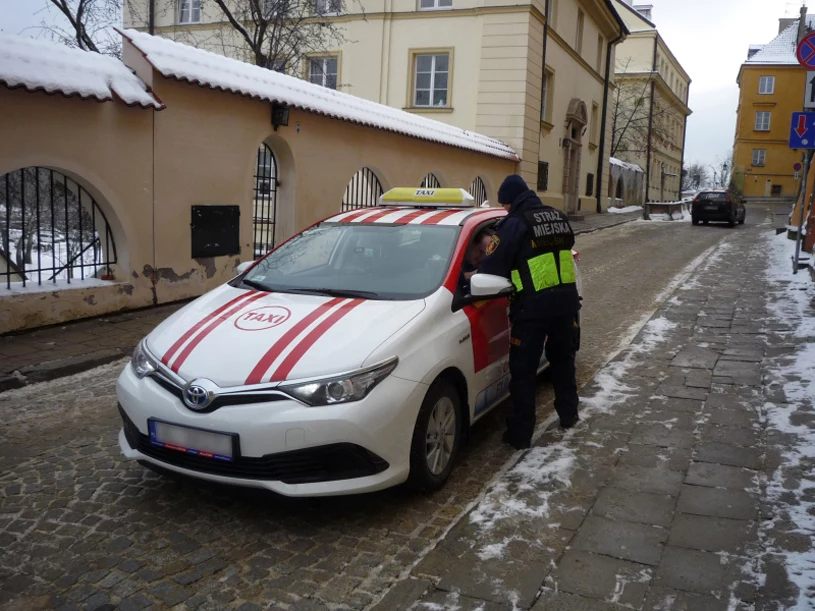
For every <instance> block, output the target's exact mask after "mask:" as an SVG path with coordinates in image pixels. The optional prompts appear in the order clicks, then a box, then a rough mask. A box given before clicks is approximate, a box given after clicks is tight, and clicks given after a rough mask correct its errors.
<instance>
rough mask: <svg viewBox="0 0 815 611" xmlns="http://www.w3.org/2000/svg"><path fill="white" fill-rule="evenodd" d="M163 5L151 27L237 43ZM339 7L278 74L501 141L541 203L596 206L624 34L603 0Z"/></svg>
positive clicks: (219, 47) (215, 26)
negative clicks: (325, 28)
mask: <svg viewBox="0 0 815 611" xmlns="http://www.w3.org/2000/svg"><path fill="white" fill-rule="evenodd" d="M167 1H168V0H155V2H156V3H157V5H159V6H166V2H167ZM146 2H147V0H127V4H128V5H129V8H126V10H125V16H126V22H125V25H126V26H129V27H133V28H136V29H139V30H142V31H143V30H145V29H146V27H147V24H146V22H145V21H144V20H143V18H139V17H136V18H134V17H133V15H139V16H143V15H144V14H145V13H146V9H145V6H146ZM188 2H191V3H192V6H193V7H197V6H201V7H202V8H203V10H202V12H200V13H198V14H197V20H196V22H194V23H182V22H183V21H184V19H185V18H186V17H187V14H186V13H183V12H182V11H181V8H182V7H186V6H187V5H188ZM170 4H171V7H172V6H175V7H177V8H176V10H172V9H171V10H157V11H156V13H155V14H156V17H155V20H154V25H155V32H156V34H158V35H160V36H165V37H168V38H171V39H175V40H179V41H182V42H185V43H188V44H193V45H195V46H200V47H203V48H208V49H210V50H212V51H215V52H218V53H225V54H232V55H241V54H242V53H245V50H241V49H240V45H238V44H237V43H235V44H231V43H230V44H228V45H224V44H222V43H220V42H217V41H221V40H223V39H224V37H226V38H227V39H229V40H231V41H233V42H234V34H233V33H232V32H230V29H231V26H230V25H229V24H228V23H226V22H225V21H224V18H223V16H222V15H221V14H220V10H219V9H218V8H217V7H216V6H215V5H214V4H213V3H205V4H203V5H201V4H200V3H198V2H197V0H184V2H180V3H179V2H171V3H170ZM345 8H346V11H347V14H342V15H340V16H337V17H333V18H331V19H332V20H333V21H334V22H336V24H337V25H338V26H339V27H341V28H343V30H344V37H345V41H346V42H344V43H343V44H342V45H340V46H338V48H335V49H326V50H325V52H324V53H319V54H316V55H315V56H313V57H310V58H309V59H307V60H306V61H304V62H303V63H302V65H299V66H295V67H289V71H290V72H293V73H294V74H296V75H297V76H299V77H301V78H304V79H307V80H311V81H312V82H315V83H318V84H322V85H325V86H328V87H336V88H337V89H339V90H341V91H344V92H347V93H351V94H353V95H356V96H360V97H362V98H365V99H368V100H372V101H376V102H379V103H382V104H386V105H388V106H391V107H396V108H402V109H404V110H406V111H408V112H410V113H414V114H417V115H420V116H425V117H432V118H433V119H437V120H439V121H443V122H445V123H449V124H451V125H455V126H457V127H460V128H463V129H467V130H474V131H476V132H479V133H484V134H487V135H489V136H491V137H494V138H496V139H498V140H501V141H503V142H506V143H507V144H508V145H510V146H511V147H512V148H513V149H514V150H515V151H517V152H518V155H519V156H520V158H521V160H522V162H521V165H520V172H521V174H522V175H523V176H524V178H525V179H526V180H527V182H528V183H529V185H530V186H531V187H532V188H536V189H537V191H538V192H539V195H540V196H541V197H542V199H544V201H545V202H546V203H548V204H550V205H553V206H556V207H558V208H560V209H563V210H567V211H569V212H571V213H574V214H577V213H583V212H595V211H597V209H598V207H600V206H604V205H605V203H602V204H601V199H600V198H599V197H598V195H599V194H598V183H599V182H601V181H602V179H603V177H602V175H603V174H605V175H607V174H608V169H607V168H608V156H609V155H608V143H607V141H606V139H605V138H603V136H604V134H605V133H607V132H608V126H606V129H605V130H604V129H603V126H604V121H603V117H604V113H603V108H604V107H605V106H604V103H605V101H606V68H607V67H608V66H613V65H614V44H615V43H616V42H618V41H619V40H621V39H622V36H624V33H625V28H624V27H623V23H622V21H621V19H620V17H619V15H618V14H617V13H616V11H615V10H614V8H613V6H612V4H611V0H531V1H529V2H522V3H515V2H509V1H508V0H487V1H486V2H482V1H480V0H364V1H363V2H362V3H361V4H360V3H358V2H354V3H349V4H348V6H346V7H345ZM547 24H548V27H547ZM612 72H613V71H612ZM601 144H605V145H606V146H605V150H601V146H600V145H601ZM443 186H456V185H453V184H444V185H443ZM605 201H606V200H605V199H604V198H603V200H602V202H605Z"/></svg>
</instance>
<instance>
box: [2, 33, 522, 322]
mask: <svg viewBox="0 0 815 611" xmlns="http://www.w3.org/2000/svg"><path fill="white" fill-rule="evenodd" d="M136 57H139V56H137V55H134V54H133V53H132V50H131V49H130V48H129V47H128V46H127V45H126V48H125V58H126V60H128V59H130V60H132V61H131V67H133V68H135V69H136V70H137V72H138V73H139V74H140V75H144V76H145V77H146V78H145V80H146V81H147V82H149V83H150V84H151V85H152V87H153V89H154V91H155V93H156V95H158V96H159V97H160V98H161V99H162V101H163V102H164V103H165V104H166V106H167V108H166V109H165V110H162V111H160V112H156V113H154V112H153V111H152V110H142V109H135V108H127V107H125V106H123V105H121V104H118V103H115V102H107V103H102V104H100V103H97V102H93V101H86V100H78V99H74V98H70V99H66V98H63V97H62V96H49V95H45V94H43V93H28V92H25V91H22V90H7V89H4V88H0V113H2V116H3V117H4V120H3V121H2V122H0V174H2V173H5V172H8V171H11V170H15V169H18V168H21V167H27V166H32V165H40V166H45V167H52V168H55V169H60V170H62V171H63V172H64V173H66V174H67V175H70V176H71V177H74V178H76V179H77V181H78V182H79V183H80V184H81V185H82V186H83V187H85V188H86V189H88V190H89V191H90V193H91V194H92V195H93V196H94V197H95V198H96V200H97V201H98V202H99V204H100V205H101V206H102V207H103V209H104V210H105V212H106V214H107V215H108V219H109V221H110V222H111V225H112V227H113V231H114V238H115V241H116V247H117V252H118V254H119V259H118V263H117V265H116V266H115V268H114V270H113V271H114V277H115V280H114V281H113V282H111V283H110V284H108V285H103V286H97V285H94V286H88V284H89V283H86V285H85V286H83V285H82V283H81V282H75V283H73V285H72V288H70V289H64V290H56V291H44V292H37V291H36V290H34V289H30V290H28V291H26V290H17V291H15V292H14V293H12V294H9V293H8V292H5V293H4V290H3V289H2V288H0V304H2V305H0V333H2V332H8V331H12V330H16V329H23V328H31V327H36V326H41V325H45V324H54V323H59V322H63V321H67V320H72V319H78V318H84V317H89V316H94V315H100V314H105V313H109V312H113V311H117V310H122V309H131V308H138V307H145V306H150V305H152V304H158V303H168V302H172V301H176V300H181V299H186V298H189V297H195V296H197V295H200V294H202V293H204V292H205V291H207V290H210V289H212V288H214V287H216V286H218V285H220V284H222V283H223V282H225V281H226V280H228V279H229V278H231V277H232V276H233V275H234V270H235V267H236V265H237V264H238V263H239V262H240V261H241V260H250V259H251V258H252V257H253V230H252V217H253V189H254V173H255V170H256V167H257V151H258V147H259V146H260V145H261V144H262V143H264V142H265V143H267V144H268V145H269V146H270V147H271V148H272V150H273V152H274V154H275V156H276V159H277V162H278V168H279V174H278V176H279V180H280V187H279V190H278V204H277V212H278V214H277V216H278V225H277V231H276V242H277V243H278V244H279V243H280V242H281V241H282V240H285V239H286V238H288V237H289V236H291V235H292V234H293V233H295V232H296V231H299V230H301V229H303V228H305V227H307V226H308V225H311V224H312V223H314V222H317V221H319V220H320V219H322V218H325V217H326V216H330V215H331V214H335V213H337V212H339V211H340V209H341V202H342V197H343V194H344V192H345V188H346V186H347V185H348V182H349V181H350V179H351V177H352V176H353V175H354V174H355V173H356V172H357V171H358V170H360V169H361V168H363V167H369V168H371V169H372V170H373V171H374V172H375V173H376V174H377V176H378V178H379V179H380V181H381V183H382V185H383V187H384V188H385V189H387V188H390V187H393V186H399V185H407V186H413V185H415V186H417V187H418V186H419V185H420V183H421V181H422V178H423V177H424V176H425V175H426V174H427V173H428V172H433V173H435V174H436V175H437V176H438V177H439V178H440V179H441V180H442V183H443V184H445V185H449V186H460V187H462V188H465V189H467V188H469V186H470V185H471V183H472V182H473V180H474V179H475V178H476V177H481V178H482V180H483V181H484V183H485V184H486V187H487V191H488V197H489V199H491V200H493V201H494V200H495V193H496V190H497V188H498V186H499V185H500V182H501V180H503V178H504V177H505V176H506V175H507V174H510V173H513V172H515V171H516V163H515V162H514V161H509V160H503V159H498V158H495V157H490V156H486V155H481V154H477V153H474V152H469V151H465V150H461V149H455V148H451V147H447V146H444V145H440V144H434V143H429V142H425V141H422V140H418V139H414V138H409V137H405V136H400V135H397V134H393V133H390V132H385V131H382V130H376V129H373V128H368V127H361V126H358V125H355V124H352V123H348V122H344V121H338V120H333V119H328V118H325V117H321V116H318V115H313V114H309V113H305V112H300V111H296V110H292V111H291V114H290V118H289V125H288V126H283V127H280V128H279V129H278V130H277V131H275V130H274V129H273V127H272V126H271V124H270V106H269V104H268V103H265V102H261V101H257V100H252V99H250V98H246V97H243V96H239V95H235V94H230V93H225V92H219V91H213V90H210V89H207V88H202V87H199V86H197V85H190V84H186V83H181V82H177V81H174V80H169V79H164V78H163V77H160V76H156V75H145V74H144V71H145V70H146V69H147V68H146V63H144V62H143V61H142V62H141V63H139V62H137V61H135V59H134V58H136ZM154 134H155V138H154ZM154 151H155V152H154ZM212 204H218V205H224V204H226V205H237V206H240V209H241V216H240V219H241V220H240V237H241V254H240V255H239V256H222V257H212V258H207V259H193V258H192V257H191V234H190V229H189V227H190V221H191V206H195V205H212ZM97 284H98V283H97Z"/></svg>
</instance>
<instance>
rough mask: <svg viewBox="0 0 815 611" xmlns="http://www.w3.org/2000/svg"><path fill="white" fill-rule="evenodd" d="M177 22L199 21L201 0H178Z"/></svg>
mask: <svg viewBox="0 0 815 611" xmlns="http://www.w3.org/2000/svg"><path fill="white" fill-rule="evenodd" d="M178 23H182V24H183V23H201V0H179V2H178Z"/></svg>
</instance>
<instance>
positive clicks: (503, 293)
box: [470, 274, 515, 299]
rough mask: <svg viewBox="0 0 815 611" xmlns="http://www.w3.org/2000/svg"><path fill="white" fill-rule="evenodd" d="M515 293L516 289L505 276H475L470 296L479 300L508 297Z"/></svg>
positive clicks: (472, 280) (471, 280)
mask: <svg viewBox="0 0 815 611" xmlns="http://www.w3.org/2000/svg"><path fill="white" fill-rule="evenodd" d="M513 291H515V287H514V286H513V284H512V283H511V282H510V281H509V280H507V279H506V278H504V277H503V276H493V275H491V274H475V275H473V277H472V278H470V294H471V295H472V296H473V297H478V298H479V299H491V298H495V297H507V296H509V295H511V294H512V293H513Z"/></svg>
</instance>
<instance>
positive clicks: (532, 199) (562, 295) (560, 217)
mask: <svg viewBox="0 0 815 611" xmlns="http://www.w3.org/2000/svg"><path fill="white" fill-rule="evenodd" d="M530 211H532V212H537V211H541V212H546V213H548V214H547V215H546V217H547V218H550V219H552V221H551V222H552V223H558V224H559V225H558V229H561V228H563V225H562V224H561V223H565V224H566V228H567V229H568V230H567V232H566V235H565V236H563V238H562V239H561V240H560V243H559V244H558V246H557V247H556V248H552V249H551V252H555V253H556V251H559V250H571V248H572V247H573V246H574V234H573V233H572V229H571V225H569V220H568V218H567V217H566V215H565V214H563V213H562V212H561V211H560V210H557V209H555V208H552V207H550V206H544V205H543V203H542V202H541V200H540V199H539V198H538V196H537V195H536V194H535V192H534V191H532V190H531V189H530V190H528V191H526V192H524V193H522V194H521V195H519V196H518V198H517V199H516V200H515V201H514V202H513V203H512V206H511V207H510V209H509V214H508V216H506V217H505V218H503V219H502V220H501V221H500V222H499V223H498V225H496V227H495V236H494V237H493V241H492V243H491V244H490V245H489V247H488V248H487V254H486V256H485V257H484V258H483V259H482V260H481V265H480V266H479V268H478V271H479V272H480V273H484V274H493V275H496V276H503V277H504V278H507V279H508V280H511V277H512V276H511V272H512V270H516V269H519V267H520V266H521V265H522V264H525V262H526V261H528V260H529V259H530V258H531V257H534V256H535V255H538V254H540V252H541V250H540V248H538V249H536V248H535V247H534V245H533V242H532V239H533V236H532V235H531V232H530V228H529V225H528V224H527V222H526V220H525V216H524V215H525V214H526V213H527V212H530ZM579 309H580V299H579V296H578V293H577V285H576V284H575V283H570V284H560V285H559V286H554V287H551V288H547V289H544V290H542V291H540V292H534V291H528V290H524V291H521V292H520V293H518V294H517V295H515V296H513V298H512V303H511V306H510V318H511V319H512V320H534V319H539V318H546V317H550V316H564V315H570V314H577V311H578V310H579Z"/></svg>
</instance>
